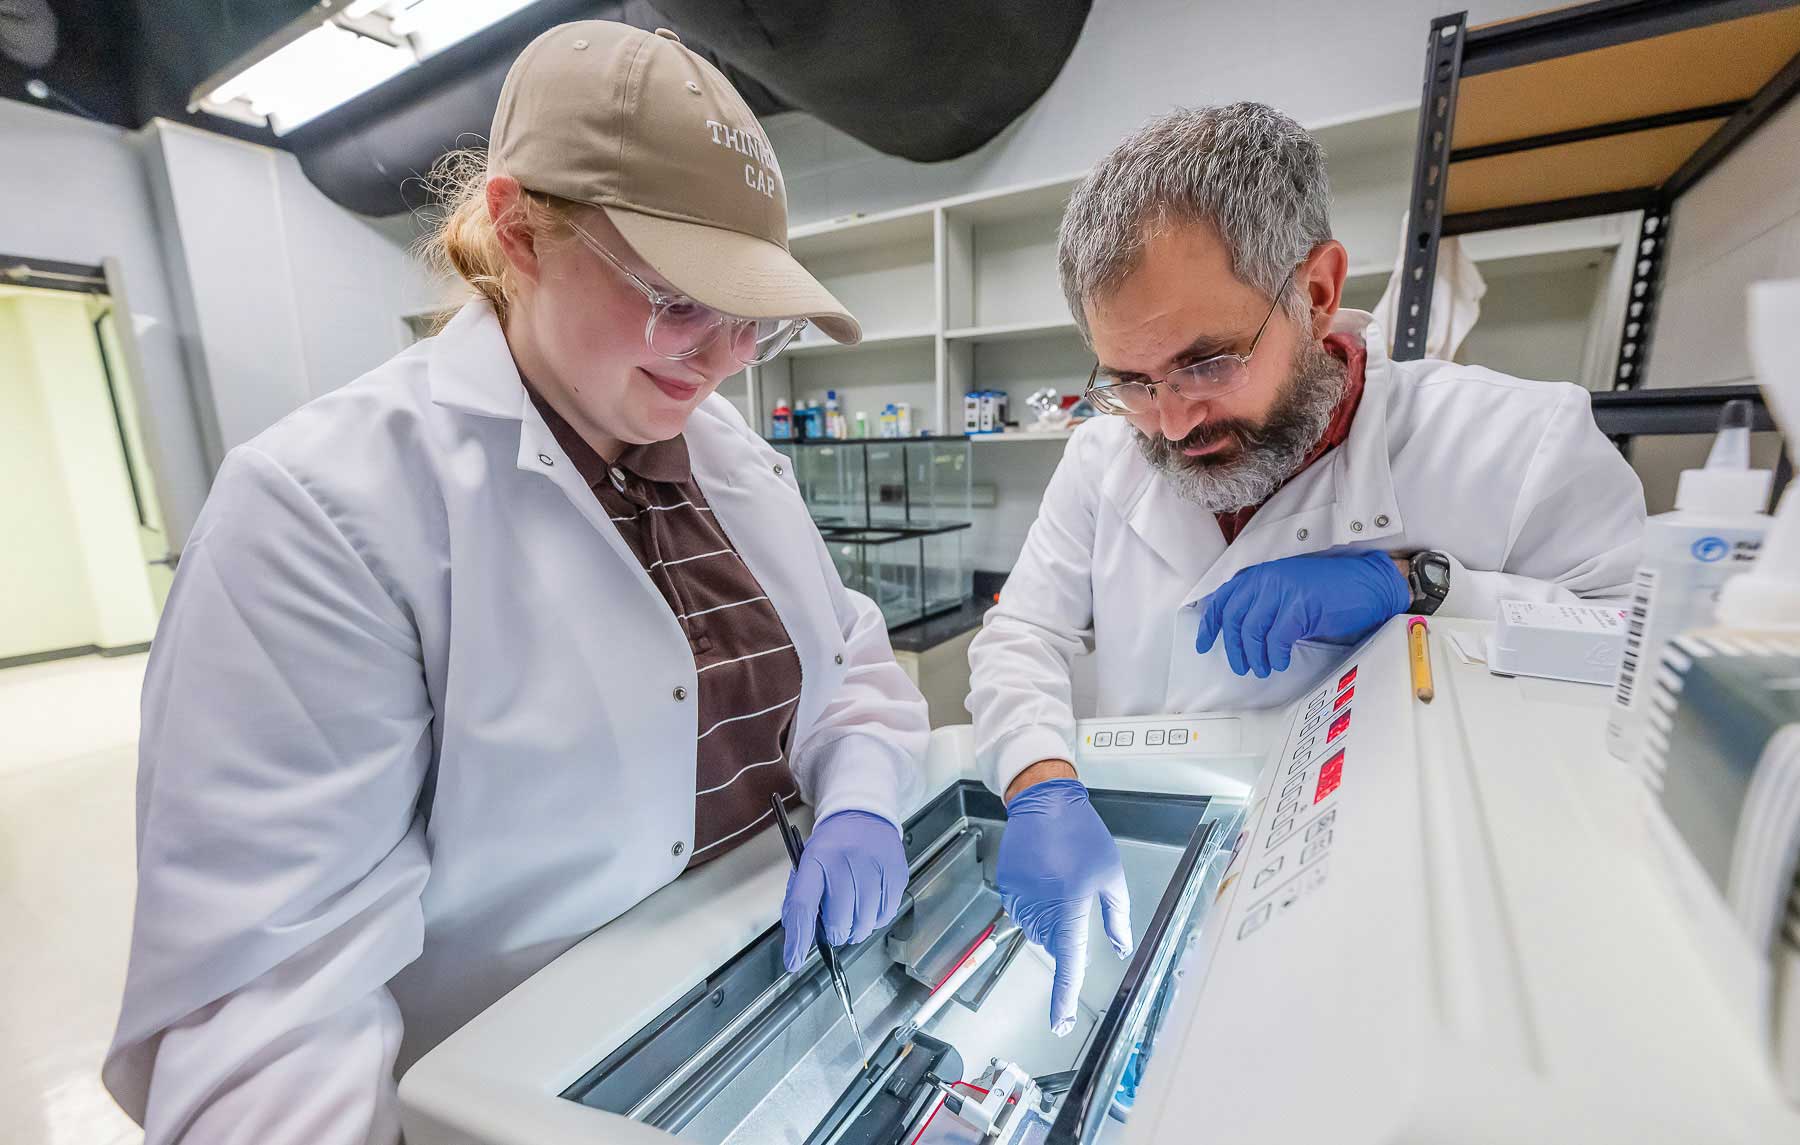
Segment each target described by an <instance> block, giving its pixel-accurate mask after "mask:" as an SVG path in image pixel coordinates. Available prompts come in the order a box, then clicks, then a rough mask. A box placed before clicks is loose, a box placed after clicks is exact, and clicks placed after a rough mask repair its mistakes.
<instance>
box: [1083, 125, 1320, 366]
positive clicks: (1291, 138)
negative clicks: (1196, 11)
mask: <svg viewBox="0 0 1800 1145" xmlns="http://www.w3.org/2000/svg"><path fill="white" fill-rule="evenodd" d="M1192 222H1207V223H1211V224H1212V225H1213V226H1214V227H1215V228H1217V229H1218V232H1219V234H1220V236H1221V237H1222V238H1223V239H1224V240H1225V248H1226V250H1228V251H1230V253H1231V270H1232V273H1233V274H1235V275H1236V276H1237V277H1238V279H1239V280H1240V281H1241V282H1243V283H1245V284H1246V285H1248V286H1252V287H1255V288H1256V289H1257V290H1260V291H1262V292H1263V293H1264V294H1266V295H1268V296H1269V297H1271V298H1273V297H1274V296H1275V292H1276V291H1277V290H1279V289H1280V288H1281V283H1282V280H1283V279H1285V278H1286V277H1287V275H1288V272H1289V271H1291V270H1293V269H1294V267H1295V266H1297V265H1298V264H1299V263H1300V261H1301V260H1302V259H1304V258H1305V257H1306V255H1307V253H1308V252H1309V251H1311V250H1312V248H1313V247H1315V246H1317V245H1318V244H1319V243H1322V242H1324V241H1326V240H1327V239H1329V238H1331V183H1330V180H1329V179H1328V177H1327V176H1326V173H1325V151H1324V148H1322V147H1320V146H1319V144H1318V141H1317V140H1315V139H1314V138H1313V137H1312V135H1311V134H1310V133H1309V132H1308V131H1307V130H1306V129H1305V128H1304V127H1301V126H1300V125H1299V124H1298V123H1296V122H1294V120H1292V119H1290V118H1289V117H1288V116H1286V115H1283V114H1282V113H1281V112H1279V111H1276V110H1275V109H1274V108H1272V107H1269V106H1267V105H1266V104H1261V103H1232V104H1225V105H1222V106H1219V107H1199V108H1178V109H1176V110H1175V111H1171V112H1169V113H1167V114H1166V115H1159V116H1157V117H1156V118H1155V119H1152V120H1151V121H1150V122H1149V123H1147V124H1145V125H1144V126H1143V127H1142V128H1140V129H1139V130H1138V131H1137V133H1136V134H1134V135H1132V136H1131V137H1130V138H1128V139H1126V140H1125V141H1124V142H1123V143H1121V144H1119V145H1118V146H1117V147H1115V148H1113V149H1112V152H1111V153H1110V154H1108V155H1107V156H1106V158H1104V159H1102V160H1101V161H1100V164H1099V166H1097V167H1095V168H1094V169H1093V171H1091V172H1090V173H1089V174H1088V176H1087V178H1085V179H1083V180H1082V181H1081V183H1080V185H1078V186H1077V187H1076V188H1075V192H1074V194H1073V195H1071V196H1070V197H1069V205H1068V207H1067V208H1066V209H1065V210H1064V211H1063V218H1062V228H1061V231H1060V233H1059V234H1058V236H1057V269H1058V270H1059V272H1060V273H1061V275H1062V287H1063V294H1064V295H1065V296H1066V297H1067V298H1068V300H1069V309H1070V310H1071V311H1072V312H1073V313H1074V316H1075V324H1076V326H1078V327H1079V328H1080V329H1081V333H1082V337H1084V338H1085V337H1087V336H1088V328H1087V315H1086V314H1085V313H1084V311H1083V309H1082V303H1083V302H1085V301H1087V300H1089V299H1093V298H1098V297H1100V296H1102V295H1105V294H1106V293H1107V292H1109V291H1111V290H1113V289H1114V288H1116V287H1117V286H1118V285H1119V284H1120V283H1121V282H1123V281H1124V279H1125V278H1126V276H1127V275H1129V274H1130V273H1131V272H1132V271H1133V270H1135V269H1136V268H1137V265H1138V262H1139V261H1140V260H1141V259H1142V257H1143V253H1144V245H1145V241H1146V240H1147V239H1148V238H1149V237H1150V236H1151V235H1153V234H1154V233H1156V231H1157V230H1159V229H1160V228H1162V227H1164V226H1167V225H1169V224H1182V223H1192ZM1286 305H1287V308H1288V312H1289V313H1290V314H1294V316H1295V317H1297V318H1300V317H1304V315H1305V299H1304V297H1303V296H1301V295H1300V294H1299V293H1298V292H1291V293H1290V294H1289V296H1288V299H1287V300H1286ZM1296 310H1298V313H1297V314H1296V313H1295V312H1296Z"/></svg>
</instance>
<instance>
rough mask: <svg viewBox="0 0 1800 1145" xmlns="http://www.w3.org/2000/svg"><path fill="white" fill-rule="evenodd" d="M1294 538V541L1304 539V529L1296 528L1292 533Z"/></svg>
mask: <svg viewBox="0 0 1800 1145" xmlns="http://www.w3.org/2000/svg"><path fill="white" fill-rule="evenodd" d="M1294 539H1295V540H1296V541H1304V540H1305V539H1306V530H1305V529H1299V530H1296V531H1295V533H1294Z"/></svg>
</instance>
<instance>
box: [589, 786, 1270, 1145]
mask: <svg viewBox="0 0 1800 1145" xmlns="http://www.w3.org/2000/svg"><path fill="white" fill-rule="evenodd" d="M1092 798H1093V801H1094V805H1095V808H1096V810H1097V811H1098V812H1099V813H1100V816H1101V818H1102V819H1103V820H1104V821H1105V822H1106V824H1107V826H1108V828H1109V829H1110V830H1111V831H1112V832H1113V834H1114V836H1115V838H1117V840H1118V842H1119V847H1120V850H1121V852H1122V854H1123V857H1124V862H1125V870H1126V878H1127V882H1128V885H1129V889H1130V892H1131V898H1132V904H1133V919H1134V922H1135V924H1136V930H1137V935H1138V946H1137V949H1136V952H1135V953H1134V954H1133V956H1132V957H1131V958H1130V959H1129V960H1128V961H1124V960H1119V959H1116V958H1114V957H1113V955H1112V952H1111V947H1110V946H1109V945H1108V943H1107V940H1106V938H1105V936H1104V934H1103V933H1102V932H1101V931H1100V923H1099V912H1098V910H1097V909H1096V911H1095V913H1094V918H1093V921H1092V926H1093V931H1092V934H1091V936H1090V944H1089V946H1090V950H1091V951H1092V952H1093V958H1092V960H1091V963H1090V968H1089V972H1088V976H1087V980H1086V982H1085V984H1084V987H1083V990H1082V994H1081V1002H1080V1009H1079V1016H1078V1019H1077V1023H1076V1028H1075V1030H1074V1032H1073V1033H1071V1034H1070V1035H1069V1036H1068V1037H1065V1038H1060V1039H1059V1038H1057V1037H1055V1036H1053V1035H1052V1034H1051V1033H1050V1031H1049V1022H1048V1014H1049V996H1050V985H1051V975H1052V966H1051V963H1050V961H1049V958H1048V956H1047V955H1045V954H1044V952H1043V951H1041V950H1039V949H1038V948H1036V947H1034V946H1031V945H1029V944H1027V943H1026V942H1025V941H1024V939H1023V936H1022V935H1020V934H1019V932H1018V931H1017V929H1016V928H1014V927H1013V926H1011V924H1010V923H1009V922H1008V920H1007V919H1006V917H1005V915H1004V913H1003V912H1002V911H1001V906H1000V899H999V896H998V894H997V893H996V892H995V890H994V886H993V880H994V865H995V860H996V857H997V855H998V851H999V844H1000V839H1001V837H1002V836H1003V834H1004V832H1005V811H1004V808H1003V806H1002V804H1001V802H1000V800H999V799H998V798H996V797H995V796H994V795H993V794H992V793H990V792H989V791H988V790H987V789H986V788H985V787H982V786H981V785H980V784H977V783H973V782H970V781H962V782H959V783H956V784H954V785H952V786H951V787H949V788H948V789H946V790H945V791H944V792H943V793H941V794H940V795H939V796H938V797H937V798H936V799H934V800H933V801H932V802H931V803H929V804H928V805H926V807H925V808H923V809H922V810H921V811H920V812H919V813H918V814H916V815H915V816H913V818H912V819H910V820H909V821H908V823H907V825H906V831H905V841H906V848H907V856H908V860H909V862H910V863H911V866H912V877H911V880H910V883H909V888H908V897H907V902H906V904H905V905H904V906H903V907H902V910H901V913H900V915H899V916H898V917H897V918H896V919H895V921H894V923H893V924H892V925H891V926H889V927H888V928H887V929H886V930H885V931H883V932H878V933H877V934H875V935H874V936H872V937H871V938H870V939H869V940H868V941H866V942H864V943H862V944H861V945H859V946H857V947H855V948H852V949H847V950H845V951H844V952H843V955H842V958H843V963H844V968H845V972H846V974H847V976H848V978H849V981H850V988H851V991H852V993H853V994H854V995H855V997H856V1012H857V1016H858V1018H859V1020H860V1021H861V1022H862V1023H863V1027H864V1029H863V1034H864V1036H865V1038H866V1039H867V1041H868V1044H869V1045H871V1046H874V1047H876V1048H875V1050H874V1052H873V1053H872V1054H871V1056H870V1060H869V1061H868V1062H866V1063H865V1062H863V1061H862V1060H860V1059H859V1057H858V1054H857V1050H856V1043H855V1039H854V1038H853V1037H852V1036H851V1032H850V1030H849V1029H848V1026H847V1019H846V1018H845V1017H844V1014H843V1010H842V1007H841V1006H840V1005H838V1003H837V1001H836V999H835V998H834V997H833V995H832V990H831V986H830V983H829V981H828V979H827V977H826V975H825V973H824V968H823V967H822V966H821V965H820V964H819V963H818V959H817V956H816V955H815V956H814V957H813V959H812V960H811V961H810V962H809V964H808V965H807V966H806V967H805V968H804V969H803V970H802V971H801V972H800V973H799V974H795V975H789V974H787V973H785V972H784V971H783V969H782V965H781V941H782V934H781V930H780V927H779V926H777V927H773V928H771V929H770V930H769V931H767V932H765V933H764V934H763V935H762V936H761V937H760V938H758V939H757V941H755V942H754V943H752V944H751V945H750V946H749V947H747V948H746V949H744V950H743V951H741V952H739V954H738V955H737V956H736V957H734V958H732V959H731V960H730V961H729V962H727V963H726V964H725V965H723V966H720V967H719V968H718V969H717V970H716V971H715V972H713V973H712V974H710V975H708V976H707V978H706V979H705V981H703V982H701V983H700V984H699V985H697V986H695V987H694V988H693V989H692V990H690V991H689V992H688V993H687V994H686V995H685V996H684V997H682V998H681V999H680V1000H679V1001H678V1002H676V1003H675V1004H674V1005H672V1006H670V1007H669V1008H668V1009H667V1010H665V1011H664V1012H663V1013H662V1014H660V1015H658V1016H657V1017H656V1018H655V1019H654V1020H653V1021H651V1022H650V1023H649V1024H647V1025H646V1026H645V1027H644V1028H643V1029H641V1030H639V1031H638V1032H637V1033H636V1034H635V1035H634V1036H633V1037H632V1038H630V1039H629V1040H628V1041H627V1042H626V1043H625V1044H624V1045H622V1046H621V1047H619V1049H618V1050H616V1051H615V1052H613V1053H612V1054H610V1055H608V1056H607V1057H606V1059H605V1060H603V1061H601V1062H598V1063H597V1064H595V1065H594V1067H593V1068H592V1069H590V1070H589V1071H588V1072H587V1073H586V1074H585V1075H584V1076H583V1077H582V1078H581V1079H580V1080H579V1081H577V1082H576V1083H575V1084H574V1085H572V1086H570V1087H569V1088H568V1089H567V1090H565V1091H564V1093H563V1094H562V1096H563V1097H564V1098H566V1099H568V1100H571V1101H577V1102H580V1103H582V1104H585V1105H589V1106H593V1107H596V1108H601V1109H606V1110H609V1111H612V1112H615V1113H620V1114H625V1115H628V1116H631V1117H633V1118H635V1119H637V1120H640V1121H643V1122H646V1123H648V1124H651V1125H655V1126H657V1127H659V1128H662V1129H665V1130H668V1131H670V1132H673V1133H676V1134H678V1135H679V1136H680V1137H682V1138H684V1139H686V1140H690V1141H696V1142H705V1143H708V1145H713V1143H721V1145H722V1143H738V1142H745V1143H749V1142H755V1143H758V1145H763V1143H768V1142H793V1143H795V1145H799V1143H801V1142H805V1143H807V1145H826V1143H832V1145H839V1143H841V1145H851V1143H856V1145H889V1143H896V1145H897V1143H902V1142H905V1143H911V1142H914V1141H916V1140H923V1141H942V1142H951V1141H962V1140H967V1141H971V1142H972V1141H976V1140H980V1139H981V1138H980V1135H979V1132H978V1131H977V1130H976V1129H975V1128H974V1126H975V1125H977V1124H981V1123H982V1121H983V1117H984V1116H992V1117H997V1118H998V1120H999V1122H1000V1124H999V1125H998V1127H997V1128H996V1130H995V1131H994V1132H993V1133H992V1135H991V1136H989V1137H988V1138H987V1139H988V1140H994V1141H1000V1142H1034V1141H1053V1142H1091V1141H1100V1140H1104V1139H1105V1136H1106V1131H1107V1127H1108V1126H1109V1125H1116V1124H1117V1123H1118V1120H1119V1119H1121V1118H1123V1117H1125V1116H1128V1114H1129V1108H1130V1097H1131V1093H1132V1091H1133V1088H1134V1085H1135V1079H1136V1076H1137V1075H1138V1073H1140V1072H1141V1070H1142V1069H1143V1068H1144V1063H1145V1061H1146V1060H1147V1059H1148V1057H1149V1055H1150V1053H1151V1052H1152V1051H1153V1050H1154V1044H1155V1034H1156V1030H1157V1027H1158V1019H1159V1018H1160V1015H1161V1012H1162V1011H1163V1009H1164V1008H1166V1006H1167V1003H1168V999H1169V998H1170V996H1171V995H1172V992H1173V990H1174V988H1175V985H1176V982H1177V969H1176V968H1177V966H1178V964H1179V960H1180V956H1181V953H1182V951H1183V949H1184V948H1185V946H1186V945H1187V943H1188V941H1189V939H1190V937H1191V936H1192V935H1193V934H1194V933H1195V930H1196V927H1197V924H1198V922H1199V920H1200V919H1201V917H1202V916H1203V914H1204V910H1205V907H1206V906H1207V905H1209V904H1210V903H1211V901H1212V899H1213V895H1214V891H1215V889H1216V886H1217V883H1218V879H1219V877H1220V874H1221V872H1222V870H1223V867H1224V865H1225V862H1226V861H1227V859H1228V856H1225V855H1224V854H1223V852H1224V848H1225V847H1228V846H1229V845H1230V843H1231V841H1232V839H1233V838H1234V837H1235V835H1236V833H1237V830H1238V826H1239V822H1240V820H1241V815H1242V810H1243V808H1242V804H1241V803H1240V802H1238V801H1235V800H1231V799H1224V798H1219V797H1208V796H1195V795H1170V794H1156V793H1148V792H1124V791H1104V790H1097V791H1094V792H1093V793H1092ZM984 1082H985V1083H986V1084H982V1083H984ZM957 1083H960V1084H957ZM946 1086H953V1088H950V1089H948V1090H946ZM1000 1086H1005V1087H1007V1088H1006V1089H1005V1090H1004V1092H1001V1091H1000V1090H999V1089H998V1087H1000ZM990 1089H994V1090H995V1091H996V1093H995V1096H993V1097H992V1098H988V1097H986V1096H984V1095H985V1093H986V1091H987V1090H990ZM946 1093H949V1094H950V1095H951V1096H950V1097H949V1098H948V1099H946V1096H945V1095H946ZM983 1101H986V1102H987V1103H988V1107H989V1114H988V1115H984V1114H983V1113H982V1112H981V1110H980V1108H979V1106H980V1105H981V1103H982V1102H983ZM947 1105H948V1106H950V1107H955V1106H958V1105H962V1106H965V1107H966V1108H965V1109H964V1111H963V1113H961V1114H958V1113H956V1112H953V1111H952V1109H951V1108H947V1107H946V1106H947ZM928 1128H929V1133H928V1134H927V1135H926V1136H924V1137H923V1138H921V1134H925V1133H927V1129H928ZM984 1128H985V1126H984Z"/></svg>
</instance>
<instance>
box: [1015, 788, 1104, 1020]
mask: <svg viewBox="0 0 1800 1145" xmlns="http://www.w3.org/2000/svg"><path fill="white" fill-rule="evenodd" d="M995 882H996V883H997V884H998V885H999V889H1000V902H1001V905H1003V906H1004V907H1006V913H1007V914H1009V915H1011V916H1012V919H1013V921H1014V922H1016V923H1018V924H1019V929H1020V930H1022V931H1024V932H1025V937H1026V938H1028V939H1030V940H1031V941H1032V942H1035V943H1037V944H1038V945H1039V946H1042V947H1043V948H1044V949H1045V950H1048V951H1049V952H1050V956H1051V957H1052V958H1054V959H1055V960H1056V978H1055V981H1054V983H1053V985H1052V986H1051V990H1050V1028H1051V1030H1053V1031H1055V1033H1056V1035H1057V1036H1058V1037H1062V1036H1064V1035H1066V1034H1067V1033H1068V1032H1069V1031H1070V1030H1072V1029H1074V1028H1075V1002H1076V999H1077V998H1078V997H1079V995H1080V993H1081V980H1082V978H1084V977H1085V976H1086V975H1087V962H1088V949H1087V948H1088V917H1089V916H1090V915H1091V914H1092V913H1093V909H1094V896H1095V895H1099V896H1100V920H1101V923H1102V924H1103V925H1104V926H1105V927H1106V936H1107V937H1108V938H1110V939H1112V944H1113V950H1114V951H1116V952H1117V953H1118V955H1119V957H1120V958H1124V957H1125V956H1126V955H1128V954H1130V953H1131V946H1132V941H1131V896H1130V895H1129V894H1128V893H1127V892H1126V890H1125V868H1124V867H1123V866H1121V865H1120V863H1119V847H1118V844H1116V843H1114V842H1113V837H1112V835H1111V833H1110V832H1108V831H1107V829H1106V824H1104V823H1102V822H1100V816H1099V815H1098V814H1097V813H1096V812H1095V811H1094V805H1093V804H1092V803H1089V802H1088V793H1087V788H1086V787H1084V786H1083V785H1082V783H1081V781H1080V780H1078V779H1047V780H1045V781H1044V782H1042V783H1036V784H1033V785H1032V786H1030V787H1027V788H1026V789H1025V790H1023V791H1021V792H1019V793H1018V794H1017V795H1015V796H1013V797H1012V800H1011V801H1010V802H1008V803H1007V805H1006V834H1005V835H1003V836H1001V838H1000V861H999V868H998V870H997V871H996V872H995Z"/></svg>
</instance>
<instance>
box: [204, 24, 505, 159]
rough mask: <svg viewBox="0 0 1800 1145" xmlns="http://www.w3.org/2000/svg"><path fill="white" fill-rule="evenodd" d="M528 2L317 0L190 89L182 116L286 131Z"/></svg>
mask: <svg viewBox="0 0 1800 1145" xmlns="http://www.w3.org/2000/svg"><path fill="white" fill-rule="evenodd" d="M534 2H535V0H351V2H350V3H348V4H342V5H334V4H333V2H332V0H320V3H319V4H318V5H316V6H315V7H314V8H313V9H312V10H311V11H310V12H308V13H307V15H306V16H304V17H302V18H301V19H300V20H298V21H296V22H295V23H294V24H292V25H290V26H289V27H287V28H285V29H283V30H282V31H280V32H278V33H276V34H275V35H274V36H271V37H270V38H269V39H267V40H265V41H263V43H262V44H260V45H258V46H257V48H256V49H255V50H254V51H252V52H251V53H250V54H249V55H248V56H246V57H244V58H243V59H240V60H238V61H237V62H236V63H234V64H233V65H232V66H231V67H229V68H227V69H226V70H225V71H224V72H222V73H220V74H219V75H217V76H214V77H213V78H211V79H209V80H208V81H207V82H206V83H203V84H201V85H200V86H199V87H198V88H196V89H195V91H194V94H193V97H192V99H191V101H190V102H189V104H188V110H190V111H205V112H208V113H210V114H213V115H218V116H223V117H226V118H229V119H235V120H238V121H240V122H244V123H251V124H256V125H259V126H260V125H267V126H268V127H269V128H270V129H271V130H273V131H274V132H275V134H276V135H286V134H287V133H288V132H290V131H292V130H294V129H295V128H297V127H299V126H301V125H302V124H305V123H307V122H309V121H311V120H313V119H316V118H318V117H319V116H321V115H323V114H325V113H326V112H328V111H330V110H331V109H332V108H334V107H337V106H339V105H341V104H344V103H348V102H349V101H351V100H353V99H355V98H356V97H357V96H359V95H362V94H363V93H364V92H366V91H369V90H370V89H372V88H375V87H378V86H379V85H381V84H383V83H385V82H387V81H388V80H390V79H392V78H394V77H395V76H397V75H399V74H400V73H401V72H404V71H407V70H408V69H410V68H414V67H417V66H418V65H419V62H420V61H422V60H427V59H430V58H431V57H432V56H434V55H437V54H438V53H439V52H441V51H443V50H444V49H446V48H448V47H450V46H451V45H453V44H457V43H461V42H462V41H463V40H466V39H468V38H469V37H470V36H473V35H475V34H476V33H478V32H480V31H482V30H484V29H486V28H488V27H490V26H492V25H494V24H496V23H498V22H499V21H501V20H503V19H505V18H506V17H508V16H510V15H512V14H513V13H514V12H517V11H519V10H521V9H523V8H527V7H529V6H530V5H531V4H532V3H534Z"/></svg>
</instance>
